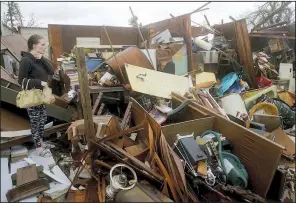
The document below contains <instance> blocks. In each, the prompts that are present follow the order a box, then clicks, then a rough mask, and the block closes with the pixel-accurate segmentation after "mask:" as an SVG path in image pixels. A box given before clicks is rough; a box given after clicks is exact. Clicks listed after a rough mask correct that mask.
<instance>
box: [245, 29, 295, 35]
mask: <svg viewBox="0 0 296 203" xmlns="http://www.w3.org/2000/svg"><path fill="white" fill-rule="evenodd" d="M288 33H289V32H288V31H274V30H261V31H254V32H252V33H250V34H288Z"/></svg>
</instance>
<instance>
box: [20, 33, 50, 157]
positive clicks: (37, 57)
mask: <svg viewBox="0 0 296 203" xmlns="http://www.w3.org/2000/svg"><path fill="white" fill-rule="evenodd" d="M45 49H46V42H45V40H44V38H43V37H41V36H40V35H32V36H31V37H30V38H29V39H28V52H22V53H21V55H22V60H21V62H20V68H19V78H18V82H19V84H20V85H22V84H23V83H24V84H27V82H28V80H29V83H28V89H33V88H36V89H41V90H43V88H44V87H46V86H47V85H48V84H47V82H48V79H49V76H52V75H53V74H54V71H53V66H52V64H51V62H50V61H49V60H48V59H46V58H44V57H43V54H44V53H45ZM27 111H28V114H29V117H30V123H31V133H32V136H33V140H34V142H35V146H36V151H37V153H38V155H44V154H45V153H48V152H49V150H45V145H44V143H43V141H42V137H43V134H44V126H45V122H46V120H47V112H46V106H45V105H44V104H43V105H40V106H34V107H30V108H27Z"/></svg>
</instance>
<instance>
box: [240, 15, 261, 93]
mask: <svg viewBox="0 0 296 203" xmlns="http://www.w3.org/2000/svg"><path fill="white" fill-rule="evenodd" d="M234 26H235V33H236V39H237V47H238V54H239V56H240V64H241V65H243V66H244V68H245V69H246V70H247V74H248V79H249V82H250V86H251V87H254V88H256V87H257V82H256V76H255V73H254V68H253V58H252V51H251V44H250V39H249V34H248V29H247V22H246V20H245V19H243V20H238V21H235V22H234Z"/></svg>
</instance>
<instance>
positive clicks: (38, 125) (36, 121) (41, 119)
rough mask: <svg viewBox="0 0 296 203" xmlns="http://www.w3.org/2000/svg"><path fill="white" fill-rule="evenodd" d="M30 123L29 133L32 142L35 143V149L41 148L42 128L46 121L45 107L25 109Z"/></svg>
mask: <svg viewBox="0 0 296 203" xmlns="http://www.w3.org/2000/svg"><path fill="white" fill-rule="evenodd" d="M27 111H28V114H29V117H30V123H31V132H32V136H33V140H34V142H35V145H36V148H38V147H41V146H42V144H41V139H42V137H43V134H44V126H45V122H46V120H47V113H46V106H45V105H44V104H43V105H40V106H34V107H30V108H27Z"/></svg>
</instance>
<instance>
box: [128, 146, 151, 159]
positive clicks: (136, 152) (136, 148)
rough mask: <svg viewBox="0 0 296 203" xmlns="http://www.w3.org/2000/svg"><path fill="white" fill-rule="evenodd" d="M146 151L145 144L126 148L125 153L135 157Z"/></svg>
mask: <svg viewBox="0 0 296 203" xmlns="http://www.w3.org/2000/svg"><path fill="white" fill-rule="evenodd" d="M147 149H148V147H147V146H146V145H145V144H137V145H134V146H130V147H126V148H125V151H127V152H128V153H129V154H130V155H132V156H137V155H139V154H141V153H142V152H144V151H146V150H147Z"/></svg>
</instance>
